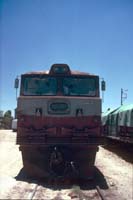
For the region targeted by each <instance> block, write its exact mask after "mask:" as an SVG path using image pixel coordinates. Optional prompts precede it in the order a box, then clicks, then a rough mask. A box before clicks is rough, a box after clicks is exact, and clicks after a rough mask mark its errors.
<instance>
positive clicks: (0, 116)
mask: <svg viewBox="0 0 133 200" xmlns="http://www.w3.org/2000/svg"><path fill="white" fill-rule="evenodd" d="M3 115H4V114H3V111H2V110H0V118H3Z"/></svg>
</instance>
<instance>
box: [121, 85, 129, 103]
mask: <svg viewBox="0 0 133 200" xmlns="http://www.w3.org/2000/svg"><path fill="white" fill-rule="evenodd" d="M127 91H128V90H123V88H121V106H122V105H123V100H125V99H127V93H126V92H127Z"/></svg>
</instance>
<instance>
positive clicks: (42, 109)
mask: <svg viewBox="0 0 133 200" xmlns="http://www.w3.org/2000/svg"><path fill="white" fill-rule="evenodd" d="M18 85H19V80H18V78H17V79H16V80H15V88H16V89H17V88H18ZM102 85H103V86H104V88H103V90H104V89H105V82H102ZM99 88H100V87H99V76H96V75H92V74H89V73H84V72H77V71H72V70H71V69H70V67H69V66H68V65H67V64H54V65H52V66H51V69H50V70H49V71H41V72H31V73H25V74H22V75H21V85H20V95H19V97H18V101H17V118H18V122H17V144H18V145H20V151H21V153H22V160H23V166H24V170H25V171H26V172H27V174H29V175H30V176H34V177H37V178H44V177H45V178H46V177H50V176H52V177H54V176H57V177H59V176H61V177H62V176H68V177H79V178H92V177H93V169H94V162H95V156H96V152H97V151H98V145H100V144H103V140H104V136H103V134H102V132H101V98H100V89H99Z"/></svg>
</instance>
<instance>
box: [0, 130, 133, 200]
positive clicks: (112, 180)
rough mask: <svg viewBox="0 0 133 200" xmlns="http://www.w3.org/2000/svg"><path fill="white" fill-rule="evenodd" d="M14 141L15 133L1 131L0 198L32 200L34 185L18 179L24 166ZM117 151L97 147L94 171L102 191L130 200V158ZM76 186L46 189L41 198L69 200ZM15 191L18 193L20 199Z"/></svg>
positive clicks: (132, 173)
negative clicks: (31, 193)
mask: <svg viewBox="0 0 133 200" xmlns="http://www.w3.org/2000/svg"><path fill="white" fill-rule="evenodd" d="M15 140H16V133H14V132H12V131H11V130H0V199H30V198H31V197H30V196H28V195H29V194H28V192H29V191H30V190H32V189H33V188H34V187H35V183H34V182H32V183H27V182H26V181H23V180H21V179H20V178H19V177H21V178H22V176H20V174H21V171H22V168H23V165H22V159H21V153H20V152H19V148H18V146H17V145H15ZM115 147H116V146H115V145H113V146H112V147H111V148H113V150H114V149H115ZM118 152H119V150H118V149H117V151H114V152H112V151H110V149H109V148H106V147H105V148H103V147H100V148H99V152H98V153H97V157H96V162H95V166H96V170H97V171H99V174H100V176H101V177H102V178H101V180H102V181H103V182H100V184H101V187H103V188H105V187H106V186H108V187H110V188H111V189H112V191H113V192H114V193H115V192H117V193H118V194H119V197H120V198H119V199H120V200H132V199H133V165H132V163H131V159H130V156H129V157H126V159H125V157H124V156H123V155H124V154H123V153H122V154H119V153H118ZM123 152H124V149H123ZM127 154H128V152H127ZM129 154H130V155H131V152H129ZM100 176H99V177H100ZM101 180H100V181H101ZM28 187H29V188H30V189H29V190H28V189H27V193H26V192H25V194H23V196H22V197H21V195H20V193H21V191H22V188H28ZM39 187H40V189H42V188H43V189H44V186H39ZM79 187H80V188H81V187H82V186H81V185H80V186H75V185H73V186H72V187H71V188H70V189H69V188H67V189H66V188H64V189H61V190H55V189H54V190H53V189H50V188H48V187H45V198H43V199H54V197H57V198H55V199H64V200H65V199H72V198H71V196H70V194H71V193H72V191H78V189H79ZM87 190H89V187H88V189H87V188H86V190H84V191H86V192H87ZM16 191H18V193H19V196H18V194H17V193H16ZM25 191H26V190H25ZM92 194H93V193H92ZM24 195H25V196H24ZM58 197H59V198H58ZM41 198H42V197H41ZM73 199H77V198H73ZM80 199H85V198H80ZM91 199H95V197H94V196H92V198H91ZM113 200H114V198H113Z"/></svg>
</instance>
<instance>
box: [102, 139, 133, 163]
mask: <svg viewBox="0 0 133 200" xmlns="http://www.w3.org/2000/svg"><path fill="white" fill-rule="evenodd" d="M103 148H104V149H107V150H109V151H111V152H113V153H115V154H116V155H118V156H119V157H121V158H122V159H124V160H125V161H127V162H129V163H133V144H129V143H124V142H120V141H117V140H116V141H115V140H112V139H108V140H107V142H106V145H105V146H103Z"/></svg>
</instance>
